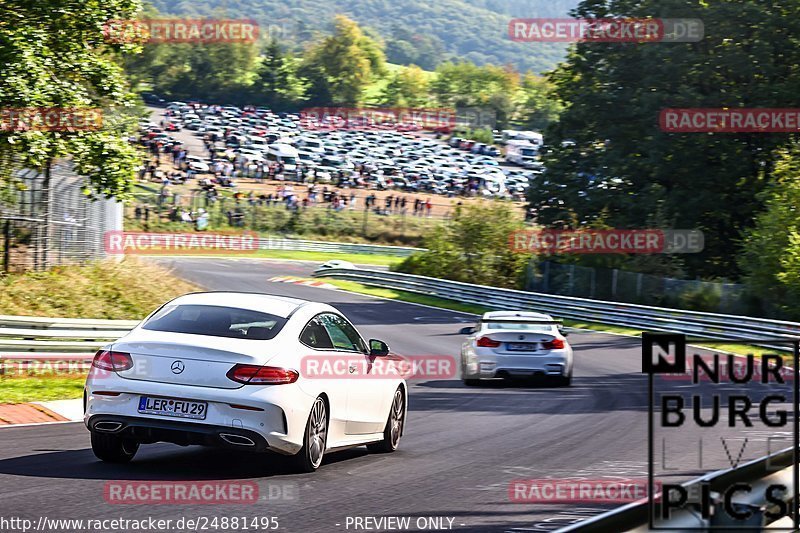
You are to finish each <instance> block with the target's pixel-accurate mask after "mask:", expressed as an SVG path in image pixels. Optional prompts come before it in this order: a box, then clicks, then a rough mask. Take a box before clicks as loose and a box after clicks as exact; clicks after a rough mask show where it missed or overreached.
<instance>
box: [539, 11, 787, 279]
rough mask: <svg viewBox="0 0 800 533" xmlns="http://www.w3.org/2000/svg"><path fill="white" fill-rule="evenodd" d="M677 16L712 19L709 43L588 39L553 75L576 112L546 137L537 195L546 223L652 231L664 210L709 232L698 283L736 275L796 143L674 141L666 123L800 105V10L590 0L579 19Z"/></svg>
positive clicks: (696, 258) (775, 139)
mask: <svg viewBox="0 0 800 533" xmlns="http://www.w3.org/2000/svg"><path fill="white" fill-rule="evenodd" d="M612 7H613V10H612ZM678 12H679V13H681V16H682V17H687V18H698V19H701V20H703V22H704V25H705V37H704V39H703V40H702V41H700V42H697V43H644V44H636V43H627V44H623V43H605V44H604V43H591V42H587V43H580V44H578V45H576V46H575V47H574V48H573V49H572V51H571V53H570V55H569V57H568V60H567V61H566V62H565V63H564V64H562V66H561V67H560V68H558V69H557V70H556V71H555V72H554V73H553V74H552V75H551V76H550V80H551V81H552V82H553V83H554V84H555V86H556V92H557V95H558V98H559V99H560V101H562V102H563V103H564V105H565V109H564V110H563V112H562V113H561V116H560V120H559V122H558V123H557V124H555V125H553V127H551V128H550V129H549V130H548V134H547V135H546V141H547V143H548V145H549V147H547V148H546V151H545V153H546V160H545V164H546V167H547V179H546V180H543V181H542V183H541V184H540V186H537V187H532V188H531V191H530V192H531V196H530V199H531V204H532V205H533V206H534V207H536V208H538V209H539V213H540V221H541V222H543V223H545V224H557V223H563V222H564V221H567V220H570V219H572V218H575V219H576V220H577V221H578V222H579V223H581V224H584V223H590V222H591V221H592V220H594V219H595V218H596V217H597V216H598V213H600V212H601V211H603V210H604V209H605V210H606V211H607V212H608V215H609V216H608V223H609V224H610V225H612V226H614V227H642V226H643V225H644V224H646V223H647V217H648V215H649V214H650V213H651V212H652V211H653V210H654V209H656V208H659V207H660V208H662V209H663V210H664V212H665V213H666V218H667V219H668V220H670V221H671V222H672V223H674V224H675V225H676V226H677V227H680V228H685V229H698V230H701V231H703V232H704V233H705V236H706V240H705V250H704V252H703V253H701V254H693V255H691V256H687V257H686V266H687V270H688V271H689V274H690V275H700V276H706V277H711V278H713V277H728V278H730V277H736V276H737V273H738V270H737V262H736V255H737V250H736V248H735V246H734V243H735V242H736V240H737V238H738V236H739V232H740V231H741V229H742V228H745V227H748V226H750V225H751V224H752V222H753V218H754V216H755V213H756V212H758V211H759V210H760V208H761V201H760V200H759V199H758V198H759V197H758V193H759V192H760V191H761V190H762V189H763V187H764V185H765V183H766V179H765V176H768V175H769V172H770V169H771V168H772V165H773V163H774V153H775V149H776V148H778V147H780V146H782V145H784V144H785V143H786V142H787V141H788V140H789V138H790V137H789V136H787V135H785V134H730V133H708V134H698V133H691V134H688V133H687V134H681V133H667V132H663V131H661V130H660V129H659V126H658V117H659V113H660V111H661V110H662V109H664V108H690V107H700V108H709V107H710V108H720V107H745V108H746V107H791V106H793V105H795V103H796V94H797V92H798V89H799V88H800V87H799V86H800V77H798V76H797V72H798V68H799V67H798V65H800V47H799V46H798V40H799V39H800V17H798V15H800V3H797V2H781V3H777V4H770V5H769V7H767V6H766V5H765V4H764V3H763V2H761V1H759V0H736V1H734V0H725V1H717V2H696V3H691V4H687V2H685V1H684V0H644V1H641V0H620V1H615V2H610V1H596V0H592V1H589V0H586V1H584V2H582V3H581V4H580V6H579V8H578V9H577V13H576V15H577V16H579V17H585V18H603V17H608V16H628V17H651V16H669V15H668V14H670V13H678ZM565 141H567V142H565Z"/></svg>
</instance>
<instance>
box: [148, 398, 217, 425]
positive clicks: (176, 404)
mask: <svg viewBox="0 0 800 533" xmlns="http://www.w3.org/2000/svg"><path fill="white" fill-rule="evenodd" d="M207 411H208V402H194V401H191V400H179V399H177V398H154V397H152V396H140V397H139V412H140V413H142V414H148V415H161V416H175V417H178V418H194V419H197V420H205V419H206V414H207Z"/></svg>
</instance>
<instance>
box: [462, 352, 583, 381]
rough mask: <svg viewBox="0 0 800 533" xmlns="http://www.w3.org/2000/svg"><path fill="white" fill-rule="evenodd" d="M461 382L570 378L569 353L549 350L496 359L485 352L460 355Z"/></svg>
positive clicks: (495, 356)
mask: <svg viewBox="0 0 800 533" xmlns="http://www.w3.org/2000/svg"><path fill="white" fill-rule="evenodd" d="M463 369H464V378H469V379H478V378H515V377H518V378H527V377H537V376H561V377H567V376H571V375H572V351H571V350H569V349H565V350H553V351H551V352H549V354H547V355H524V356H522V355H516V354H515V355H509V354H506V355H498V354H495V353H491V352H490V351H489V350H476V351H473V352H466V353H465V354H464V366H463Z"/></svg>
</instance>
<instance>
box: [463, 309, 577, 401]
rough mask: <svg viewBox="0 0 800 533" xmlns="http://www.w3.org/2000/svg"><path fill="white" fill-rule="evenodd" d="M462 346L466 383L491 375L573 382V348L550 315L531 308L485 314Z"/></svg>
mask: <svg viewBox="0 0 800 533" xmlns="http://www.w3.org/2000/svg"><path fill="white" fill-rule="evenodd" d="M460 333H461V334H463V335H468V337H467V339H466V340H465V341H464V343H463V344H462V346H461V377H462V379H463V381H464V383H465V384H466V385H478V384H479V383H480V380H481V379H487V378H503V379H514V378H517V379H519V378H535V377H542V378H549V379H553V380H555V381H556V382H557V383H558V384H559V385H563V386H569V385H570V384H571V383H572V367H573V363H572V347H571V346H570V345H569V343H568V342H567V339H566V335H565V334H564V333H563V332H562V330H561V329H560V327H559V323H558V322H556V321H555V320H553V317H551V316H550V315H545V314H542V313H533V312H528V311H491V312H488V313H484V314H483V316H481V318H480V319H479V320H478V323H477V324H476V325H475V326H474V327H466V328H463V329H462V330H461V331H460Z"/></svg>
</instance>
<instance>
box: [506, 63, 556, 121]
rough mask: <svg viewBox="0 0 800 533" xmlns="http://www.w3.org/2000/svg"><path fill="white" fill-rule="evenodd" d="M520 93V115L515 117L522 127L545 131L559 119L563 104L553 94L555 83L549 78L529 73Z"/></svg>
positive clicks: (518, 112)
mask: <svg viewBox="0 0 800 533" xmlns="http://www.w3.org/2000/svg"><path fill="white" fill-rule="evenodd" d="M520 93H521V94H520V100H521V102H520V104H519V106H518V111H517V114H518V115H519V116H518V117H515V118H517V119H518V121H519V123H520V125H521V126H522V127H524V128H526V129H532V130H537V131H544V130H545V129H547V127H548V126H549V125H550V124H552V123H553V122H555V121H557V120H558V115H559V114H560V113H561V110H562V105H561V102H559V101H558V99H557V97H556V96H555V95H554V94H553V85H552V84H551V83H550V82H549V81H548V80H547V78H544V77H542V76H537V75H535V74H533V73H530V72H529V73H527V74H526V75H525V76H524V78H523V79H522V85H521V87H520Z"/></svg>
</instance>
